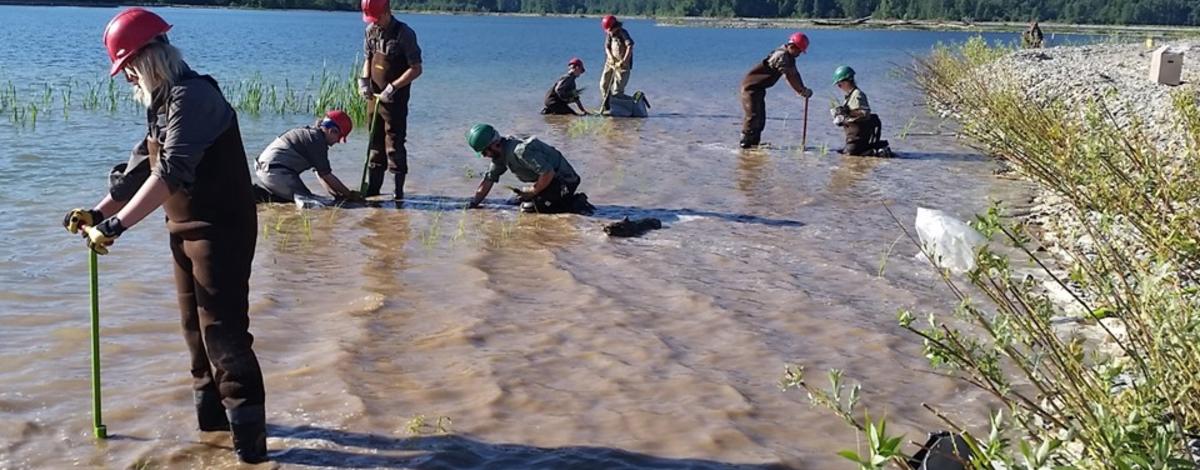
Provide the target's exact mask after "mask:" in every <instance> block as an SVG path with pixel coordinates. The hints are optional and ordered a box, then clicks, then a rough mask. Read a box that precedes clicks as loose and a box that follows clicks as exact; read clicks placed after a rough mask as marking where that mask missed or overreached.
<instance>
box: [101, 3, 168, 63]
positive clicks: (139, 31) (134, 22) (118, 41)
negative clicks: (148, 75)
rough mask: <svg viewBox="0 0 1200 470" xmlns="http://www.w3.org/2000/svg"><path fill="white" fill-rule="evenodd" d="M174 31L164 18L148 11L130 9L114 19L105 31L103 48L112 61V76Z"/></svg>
mask: <svg viewBox="0 0 1200 470" xmlns="http://www.w3.org/2000/svg"><path fill="white" fill-rule="evenodd" d="M170 30H171V25H169V24H167V22H166V21H163V19H162V17H161V16H158V15H156V14H154V13H152V12H151V11H150V10H147V9H145V8H136V7H135V8H130V9H127V10H125V11H122V12H120V13H117V16H114V17H113V19H112V20H109V22H108V26H105V27H104V48H105V49H108V60H111V61H112V70H110V71H109V76H114V75H116V74H117V72H120V71H121V69H123V68H125V64H126V63H128V62H129V59H132V58H133V56H135V55H137V51H140V50H141V49H142V48H143V47H146V44H149V43H150V41H153V40H154V38H155V37H158V35H160V34H165V33H166V32H167V31H170Z"/></svg>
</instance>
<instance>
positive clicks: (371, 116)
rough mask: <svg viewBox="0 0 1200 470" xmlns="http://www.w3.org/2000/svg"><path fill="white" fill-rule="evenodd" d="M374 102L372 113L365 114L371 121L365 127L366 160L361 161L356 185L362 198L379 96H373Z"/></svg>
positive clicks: (365, 191)
mask: <svg viewBox="0 0 1200 470" xmlns="http://www.w3.org/2000/svg"><path fill="white" fill-rule="evenodd" d="M374 101H375V108H374V110H373V112H368V113H367V119H370V120H371V123H370V124H368V125H367V158H366V159H365V160H363V171H362V181H361V183H360V184H359V185H358V193H359V194H362V195H364V196H365V195H366V194H367V167H368V166H370V165H371V142H373V141H374V140H375V115H376V114H378V113H379V95H375V100H374ZM367 106H371V103H367Z"/></svg>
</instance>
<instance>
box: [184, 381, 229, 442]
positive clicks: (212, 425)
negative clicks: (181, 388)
mask: <svg viewBox="0 0 1200 470" xmlns="http://www.w3.org/2000/svg"><path fill="white" fill-rule="evenodd" d="M193 399H194V401H195V403H196V420H197V421H198V422H199V423H200V430H201V431H204V432H217V431H228V430H229V419H228V417H226V416H225V406H224V405H222V404H221V394H220V393H218V392H217V390H216V389H215V388H214V389H212V390H196V391H194V392H193Z"/></svg>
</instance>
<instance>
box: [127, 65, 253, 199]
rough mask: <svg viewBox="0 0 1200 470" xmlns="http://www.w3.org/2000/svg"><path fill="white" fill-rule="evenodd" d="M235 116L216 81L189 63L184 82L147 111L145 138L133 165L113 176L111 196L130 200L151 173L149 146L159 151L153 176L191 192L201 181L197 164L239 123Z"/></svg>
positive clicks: (135, 150)
mask: <svg viewBox="0 0 1200 470" xmlns="http://www.w3.org/2000/svg"><path fill="white" fill-rule="evenodd" d="M234 119H235V114H234V111H233V108H232V107H231V106H230V105H229V102H227V101H225V96H224V95H222V94H221V90H220V89H218V88H217V85H216V81H214V80H212V79H211V78H210V77H208V76H202V75H199V74H197V73H196V72H193V71H192V70H191V69H190V68H188V67H187V65H186V64H185V65H184V71H183V73H182V74H181V75H180V77H179V80H178V81H177V82H176V83H175V85H174V86H172V87H171V88H170V89H169V90H165V91H164V92H163V93H160V94H159V96H157V97H156V98H155V99H154V103H153V104H152V105H151V107H150V109H149V110H147V111H146V121H147V122H146V128H147V130H146V138H145V139H142V140H141V141H140V142H138V144H137V145H136V146H134V148H133V151H132V152H130V155H129V162H128V163H127V164H125V165H124V166H123V167H122V166H120V165H118V166H117V167H116V168H114V169H113V175H111V176H110V181H111V182H112V186H111V187H110V189H109V194H110V195H112V197H113V199H115V200H118V201H128V200H129V199H130V198H132V197H133V195H134V194H136V193H137V191H138V189H139V188H141V186H142V184H143V183H145V182H146V178H147V177H149V175H150V174H151V169H150V168H151V166H152V165H150V158H151V155H150V148H149V147H150V146H149V142H150V141H153V142H155V143H157V144H158V146H160V149H161V150H160V151H159V154H158V157H157V161H156V162H155V165H153V174H154V175H156V176H158V177H159V178H160V179H162V180H163V181H165V182H166V183H167V185H168V186H170V188H171V190H172V191H175V190H179V189H183V190H189V189H191V187H192V184H193V183H195V181H196V166H197V165H199V164H200V159H201V158H202V157H203V156H204V152H205V151H206V150H208V148H209V147H210V146H212V144H213V142H215V141H216V140H217V138H218V137H220V136H221V134H222V133H224V132H225V131H226V130H227V129H229V126H230V125H231V124H232V123H233V122H234Z"/></svg>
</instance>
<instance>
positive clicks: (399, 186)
mask: <svg viewBox="0 0 1200 470" xmlns="http://www.w3.org/2000/svg"><path fill="white" fill-rule="evenodd" d="M392 176H394V177H395V179H396V194H395V195H393V196H392V199H395V200H397V201H400V200H403V199H404V178H405V177H406V176H407V175H405V174H403V173H396V174H395V175H392Z"/></svg>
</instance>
